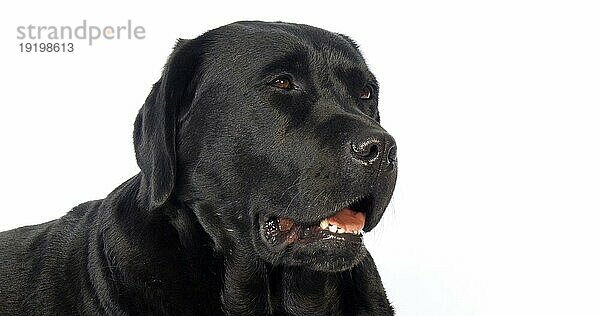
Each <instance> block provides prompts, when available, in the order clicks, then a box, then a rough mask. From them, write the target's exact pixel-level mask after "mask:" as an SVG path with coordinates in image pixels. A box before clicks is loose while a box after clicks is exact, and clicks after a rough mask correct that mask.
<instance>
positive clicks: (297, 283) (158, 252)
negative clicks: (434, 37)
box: [0, 22, 396, 315]
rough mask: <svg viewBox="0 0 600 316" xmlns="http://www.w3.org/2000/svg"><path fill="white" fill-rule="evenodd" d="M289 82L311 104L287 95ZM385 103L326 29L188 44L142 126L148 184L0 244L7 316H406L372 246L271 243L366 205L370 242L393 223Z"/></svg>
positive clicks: (270, 27) (261, 32) (138, 135)
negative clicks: (273, 228) (293, 224)
mask: <svg viewBox="0 0 600 316" xmlns="http://www.w3.org/2000/svg"><path fill="white" fill-rule="evenodd" d="M281 75H285V76H287V77H285V78H291V79H292V80H293V81H294V82H295V84H296V85H297V89H292V90H285V89H281V88H278V87H275V86H273V84H272V82H273V80H274V79H275V78H277V77H278V76H281ZM366 86H369V87H371V89H372V94H373V96H372V97H371V98H370V99H368V100H366V99H365V100H363V99H361V98H360V97H359V93H360V91H361V89H363V88H364V87H366ZM377 90H378V88H377V82H376V80H375V77H374V76H373V74H371V72H370V71H369V70H368V68H367V66H366V64H365V62H364V60H363V58H362V56H361V54H360V52H359V50H358V47H357V46H356V44H355V43H354V42H352V40H350V39H349V38H348V37H346V36H343V35H339V34H334V33H331V32H327V31H325V30H322V29H318V28H315V27H311V26H306V25H297V24H289V23H279V22H278V23H265V22H238V23H234V24H230V25H226V26H223V27H221V28H218V29H215V30H212V31H209V32H207V33H205V34H203V35H202V36H200V37H198V38H196V39H193V40H180V41H179V42H178V43H177V45H176V47H175V49H174V51H173V53H172V54H171V56H170V57H169V60H168V62H167V64H166V66H165V68H164V71H163V74H162V77H161V78H160V80H159V81H158V82H157V83H156V84H155V85H154V86H153V88H152V91H151V92H150V95H149V96H148V98H147V99H146V102H145V103H144V105H143V107H142V108H141V110H140V112H139V114H138V117H137V119H136V122H135V131H134V144H135V151H136V158H137V162H138V165H139V166H140V169H141V172H140V173H139V174H137V175H136V176H134V177H133V178H131V179H129V180H128V181H126V182H125V183H123V184H122V185H121V186H119V187H118V188H116V189H115V190H114V191H113V192H111V193H110V194H109V195H108V196H107V197H106V198H105V199H103V200H98V201H90V202H86V203H83V204H81V205H79V206H77V207H75V208H73V209H72V210H71V211H70V212H69V213H67V214H66V215H65V216H63V217H61V218H60V219H57V220H54V221H51V222H48V223H44V224H40V225H35V226H28V227H21V228H17V229H13V230H10V231H6V232H2V233H0V281H1V284H2V286H0V314H2V315H25V314H27V315H72V314H85V315H222V314H227V315H390V314H392V313H393V310H392V307H391V306H390V304H389V302H388V300H387V298H386V294H385V291H384V289H383V286H382V284H381V281H380V278H379V275H378V273H377V270H376V267H375V263H374V262H373V259H372V258H371V256H370V255H369V253H368V252H367V251H366V249H365V248H364V246H363V244H362V242H354V243H344V242H333V241H332V242H327V243H319V242H316V243H314V244H300V243H296V244H291V245H289V246H287V247H284V248H282V249H279V248H274V247H271V246H270V245H269V244H268V243H267V242H265V240H264V236H261V228H260V227H261V226H260V225H262V224H261V223H262V220H263V219H264V218H267V217H269V216H278V217H279V216H284V217H287V218H291V219H293V220H294V221H297V222H299V223H309V222H314V221H318V220H319V219H321V218H324V217H327V216H329V215H331V214H332V212H335V211H336V210H339V209H340V208H342V207H344V206H346V205H348V204H349V203H352V202H355V201H356V200H357V199H358V198H360V197H368V199H369V203H370V206H369V207H368V210H366V213H367V221H366V227H365V231H369V230H371V229H372V228H373V227H374V226H375V225H376V224H377V223H378V221H379V220H380V218H381V216H382V214H383V211H384V210H385V208H386V206H387V204H388V203H389V200H390V197H391V193H392V191H393V187H394V184H395V179H396V171H395V168H394V157H393V150H394V149H393V148H394V142H393V139H392V138H391V137H390V136H389V135H388V134H387V133H386V132H385V131H384V130H383V129H382V128H381V127H380V125H379V113H378V111H377V92H378V91H377ZM373 143H376V144H377V145H376V146H374V147H373V146H372V144H373ZM365 146H366V147H365ZM365 148H367V149H365ZM365 150H366V151H367V152H366V153H364V154H363V152H362V151H365ZM369 150H370V152H369ZM371 154H373V155H375V154H376V155H377V156H373V157H371V158H373V160H372V161H370V162H368V163H367V162H365V161H361V159H363V160H364V159H366V158H365V157H370V156H368V155H371ZM357 155H358V156H357ZM381 155H383V158H382V157H380V156H381ZM357 157H358V159H357ZM361 157H362V158H361ZM371 158H369V159H371Z"/></svg>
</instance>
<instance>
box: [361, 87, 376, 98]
mask: <svg viewBox="0 0 600 316" xmlns="http://www.w3.org/2000/svg"><path fill="white" fill-rule="evenodd" d="M371 94H373V90H372V89H371V87H370V86H366V87H364V88H362V90H360V94H359V97H360V98H361V99H363V100H368V99H370V98H371Z"/></svg>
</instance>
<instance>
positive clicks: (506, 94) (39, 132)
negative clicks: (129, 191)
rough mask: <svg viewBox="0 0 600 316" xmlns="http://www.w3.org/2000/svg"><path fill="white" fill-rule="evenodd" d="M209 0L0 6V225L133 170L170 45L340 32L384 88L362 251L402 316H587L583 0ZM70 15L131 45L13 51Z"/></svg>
mask: <svg viewBox="0 0 600 316" xmlns="http://www.w3.org/2000/svg"><path fill="white" fill-rule="evenodd" d="M13 2H14V1H13ZM211 2H213V3H211V4H210V5H209V4H205V3H203V1H195V2H193V3H187V4H186V3H177V2H174V1H168V2H167V1H163V2H162V3H161V4H160V5H154V4H151V3H149V2H145V3H137V4H134V3H125V2H124V1H122V2H112V1H98V2H96V3H93V4H92V3H88V2H83V1H77V2H71V3H59V2H57V1H39V2H35V3H34V2H32V1H20V2H19V4H18V5H8V4H7V1H4V2H2V4H1V6H2V8H1V10H0V11H1V12H2V13H0V14H1V16H0V26H1V27H0V31H1V34H0V35H1V41H0V49H1V50H0V51H1V56H2V58H1V59H0V69H1V70H0V72H1V75H0V87H1V89H2V90H1V92H2V93H1V100H2V103H1V108H0V146H1V148H2V149H1V150H2V151H1V154H0V177H1V178H0V198H1V206H0V230H6V229H10V228H14V227H18V226H22V225H28V224H34V223H40V222H44V221H47V220H51V219H54V218H57V217H60V216H62V215H63V214H64V213H65V212H67V211H68V210H69V209H70V208H71V207H72V206H74V205H76V204H78V203H80V202H84V201H87V200H90V199H98V198H103V197H104V196H105V195H106V194H107V193H109V192H110V191H111V190H112V189H113V188H115V187H116V186H117V185H119V184H120V183H121V182H122V181H124V180H126V179H127V178H129V177H130V176H132V175H133V174H135V173H137V172H138V168H137V165H136V163H135V159H134V153H133V146H132V137H131V135H132V130H133V127H132V126H133V121H134V118H135V115H136V113H137V110H138V108H139V107H140V106H141V104H142V103H143V101H144V99H145V97H146V95H147V94H148V92H149V90H150V87H151V85H152V84H153V83H154V82H155V81H156V80H157V79H158V77H159V74H160V71H161V67H162V66H163V64H164V62H165V60H166V57H167V55H168V54H169V52H170V50H171V47H172V46H173V44H174V42H175V39H176V38H178V37H183V38H191V37H195V36H197V35H199V34H201V33H202V32H204V31H206V30H208V29H210V28H214V27H217V26H220V25H222V24H226V23H229V22H233V21H236V20H248V19H261V20H269V21H272V20H284V21H290V22H301V23H306V24H313V25H316V26H319V27H323V28H326V29H329V30H332V31H336V32H342V33H345V34H348V35H350V36H351V37H353V38H354V39H355V40H356V41H357V42H358V43H359V44H360V45H361V47H362V51H363V53H364V55H365V57H366V59H367V61H368V62H369V64H370V65H371V67H372V70H373V71H374V72H375V73H376V74H377V76H378V79H379V81H380V82H381V87H382V89H381V103H380V107H381V112H382V116H383V125H384V127H386V128H387V129H388V130H389V131H390V133H391V134H392V135H394V136H395V137H396V140H397V142H398V147H399V177H398V184H397V190H396V193H395V196H394V200H393V203H392V205H390V208H389V209H388V212H387V213H386V216H385V218H384V220H383V222H382V224H381V225H380V226H379V227H378V228H377V229H376V231H374V232H373V233H371V234H370V235H368V236H367V242H368V246H369V247H370V249H371V252H372V253H373V255H374V256H375V259H376V261H377V263H378V266H379V270H380V273H381V275H382V278H383V281H384V283H385V286H386V288H387V291H388V294H389V296H390V299H391V300H392V302H393V304H394V306H395V308H396V310H397V312H398V314H399V315H460V316H463V315H502V316H506V315H600V306H599V304H600V303H599V301H600V272H599V270H600V255H599V245H598V242H599V241H600V230H599V225H600V215H599V211H600V194H599V193H600V124H599V122H600V10H599V8H598V5H596V3H597V2H596V1H527V0H526V1H523V0H521V1H515V0H503V1H427V0H417V1H399V2H396V3H395V4H394V5H392V4H391V1H390V2H388V3H387V4H378V3H375V2H374V1H373V2H366V1H363V2H351V1H344V2H337V3H333V2H332V1H319V2H313V3H310V2H307V1H269V2H253V3H252V4H250V3H249V2H244V3H230V2H226V1H211ZM595 2H596V3H595ZM83 19H87V21H88V24H95V25H99V26H105V25H123V24H125V23H126V22H127V20H128V19H131V20H132V21H133V23H134V25H142V26H144V27H145V28H146V33H147V38H146V39H145V40H136V41H123V40H121V41H98V42H96V43H95V44H94V45H93V46H91V47H89V46H87V44H86V43H85V42H83V41H81V42H80V41H77V42H76V52H75V53H72V54H48V53H45V54H43V53H37V54H32V53H29V54H27V53H20V52H19V48H18V44H19V41H18V40H17V39H16V35H17V32H16V27H17V26H19V25H25V26H26V25H29V24H36V25H71V26H78V25H80V24H81V21H82V20H83Z"/></svg>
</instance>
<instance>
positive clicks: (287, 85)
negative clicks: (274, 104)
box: [271, 76, 294, 90]
mask: <svg viewBox="0 0 600 316" xmlns="http://www.w3.org/2000/svg"><path fill="white" fill-rule="evenodd" d="M271 85H272V86H273V87H276V88H279V89H284V90H291V89H292V88H294V85H293V84H292V79H291V78H290V77H287V76H283V77H279V78H277V79H275V80H273V81H271Z"/></svg>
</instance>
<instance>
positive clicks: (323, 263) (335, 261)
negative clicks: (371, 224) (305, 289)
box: [281, 241, 367, 272]
mask: <svg viewBox="0 0 600 316" xmlns="http://www.w3.org/2000/svg"><path fill="white" fill-rule="evenodd" d="M298 248H300V247H298ZM302 248H303V249H293V248H292V249H290V251H289V252H288V253H286V254H285V255H284V256H283V257H282V260H281V262H282V263H283V264H285V265H290V266H303V267H305V268H308V269H311V270H315V271H322V272H341V271H346V270H348V269H351V268H352V267H354V266H355V265H357V264H358V263H359V262H360V261H361V260H362V259H363V258H364V257H365V255H366V253H367V251H366V248H365V247H364V244H363V243H362V241H361V242H360V243H358V242H356V243H350V244H349V243H348V242H341V243H340V242H336V241H334V242H329V243H326V244H325V243H323V244H321V245H317V244H315V245H311V246H309V247H302Z"/></svg>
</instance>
